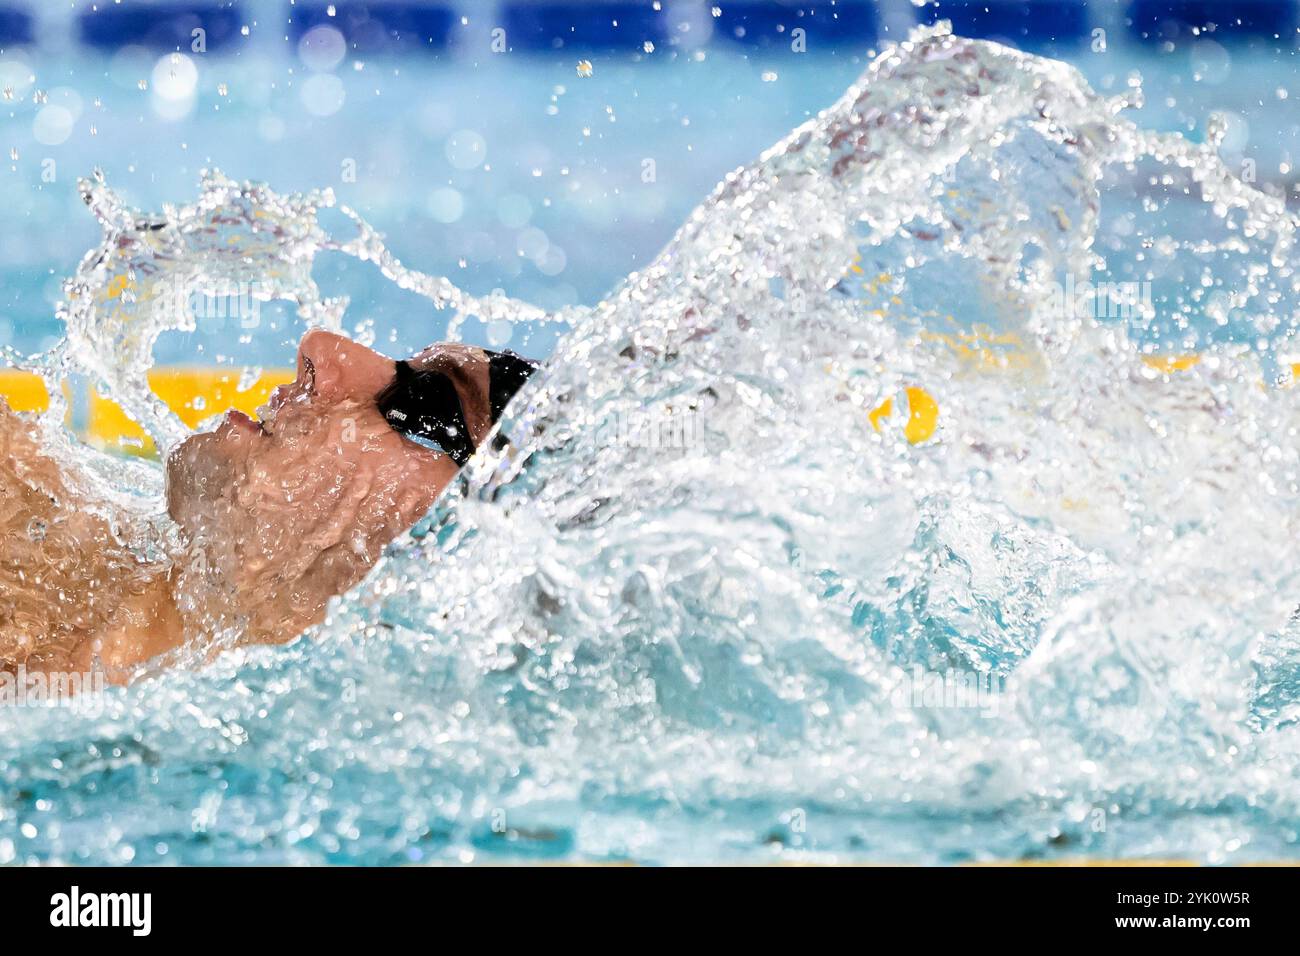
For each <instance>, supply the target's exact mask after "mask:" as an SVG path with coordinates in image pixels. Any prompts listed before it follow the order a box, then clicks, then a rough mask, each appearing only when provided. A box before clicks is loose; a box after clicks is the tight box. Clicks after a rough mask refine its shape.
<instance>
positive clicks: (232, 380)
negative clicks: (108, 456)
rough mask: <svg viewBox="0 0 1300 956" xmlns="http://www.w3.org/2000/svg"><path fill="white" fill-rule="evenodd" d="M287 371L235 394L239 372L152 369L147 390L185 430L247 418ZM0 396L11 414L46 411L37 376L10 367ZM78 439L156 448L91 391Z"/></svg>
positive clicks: (136, 449)
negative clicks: (236, 414)
mask: <svg viewBox="0 0 1300 956" xmlns="http://www.w3.org/2000/svg"><path fill="white" fill-rule="evenodd" d="M293 379H294V372H293V370H291V369H284V368H277V369H271V370H270V371H267V372H264V373H262V375H261V377H260V378H258V379H257V381H256V382H254V383H253V386H252V387H251V388H248V389H246V390H244V391H242V392H241V391H239V373H238V372H237V371H229V370H225V369H213V368H156V369H152V370H151V371H150V372H149V387H150V388H151V389H153V393H154V394H155V395H157V396H158V397H159V398H161V399H162V400H163V401H164V402H166V403H167V407H168V408H170V409H171V410H172V411H173V412H175V413H176V415H177V416H178V417H179V418H180V420H181V421H183V422H184V423H185V424H186V425H188V426H189V427H190V428H193V427H195V426H196V425H198V424H199V422H201V421H203V420H204V419H205V418H210V417H212V416H213V415H219V414H221V413H222V412H224V411H226V410H227V409H231V408H237V409H239V410H240V411H241V412H246V413H248V414H249V415H252V414H254V413H255V412H256V411H257V407H258V406H259V405H263V404H265V403H266V400H267V398H268V396H270V394H271V389H273V388H275V387H276V386H277V385H283V384H284V383H286V382H292V381H293ZM0 396H3V397H4V399H5V400H6V401H7V402H8V403H9V407H10V408H12V409H13V410H14V411H16V412H43V411H45V410H46V409H47V408H49V407H50V396H49V392H48V391H46V388H45V382H44V381H42V380H41V378H40V376H38V375H33V374H31V373H30V372H18V371H14V370H12V369H5V370H0ZM83 437H84V438H85V439H86V440H87V441H88V442H90V443H91V444H93V445H95V447H97V448H102V449H105V450H107V451H121V452H127V453H128V454H132V455H156V454H157V453H158V450H157V448H155V447H154V444H153V441H152V440H150V439H149V438H147V437H146V436H145V434H144V431H143V429H141V428H140V426H139V425H137V424H136V423H135V422H133V421H132V420H131V419H130V418H128V417H127V416H126V413H125V412H123V411H122V409H121V408H120V407H119V406H118V404H117V403H116V402H114V401H111V400H109V399H107V398H103V397H101V396H100V395H97V394H95V393H94V392H93V391H92V392H91V395H90V406H89V408H88V410H87V415H86V429H85V434H84V435H83Z"/></svg>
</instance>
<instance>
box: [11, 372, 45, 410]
mask: <svg viewBox="0 0 1300 956" xmlns="http://www.w3.org/2000/svg"><path fill="white" fill-rule="evenodd" d="M0 396H3V397H4V399H5V401H7V402H8V403H9V407H10V408H12V409H13V410H14V411H16V412H43V411H45V410H46V409H47V408H49V407H50V393H49V392H48V391H47V390H46V388H45V381H44V379H42V378H41V377H40V376H39V375H33V374H32V373H31V372H18V371H15V370H14V369H0Z"/></svg>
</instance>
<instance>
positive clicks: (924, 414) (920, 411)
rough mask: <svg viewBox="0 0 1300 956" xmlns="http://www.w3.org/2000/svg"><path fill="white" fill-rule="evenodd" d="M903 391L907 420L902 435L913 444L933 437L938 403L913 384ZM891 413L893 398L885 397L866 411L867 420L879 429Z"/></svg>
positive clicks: (937, 414)
mask: <svg viewBox="0 0 1300 956" xmlns="http://www.w3.org/2000/svg"><path fill="white" fill-rule="evenodd" d="M903 391H904V394H905V395H906V396H907V422H906V424H904V425H903V436H904V437H905V438H906V439H907V440H908V441H909V442H911V443H912V444H913V445H919V444H921V442H923V441H927V440H928V439H930V438H932V437H934V433H935V430H936V429H937V428H938V427H939V403H938V402H937V401H935V398H934V396H933V395H931V394H930V393H929V392H927V391H926V390H925V389H923V388H918V387H916V386H915V385H909V386H908V387H907V388H906V389H904V390H903ZM893 414H894V400H893V399H892V398H887V399H885V400H884V401H883V402H881V403H880V404H879V405H877V406H876V408H875V409H874V410H873V411H870V412H868V413H867V420H868V421H870V422H871V427H872V428H874V429H875V430H876V431H880V429H881V428H882V427H883V425H884V423H885V420H886V419H888V418H889V417H890V416H892V415H893Z"/></svg>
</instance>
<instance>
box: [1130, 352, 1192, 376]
mask: <svg viewBox="0 0 1300 956" xmlns="http://www.w3.org/2000/svg"><path fill="white" fill-rule="evenodd" d="M1142 364H1143V365H1145V366H1146V367H1147V368H1153V369H1155V370H1156V371H1157V372H1164V373H1165V374H1166V375H1169V374H1170V373H1172V372H1186V371H1187V370H1188V369H1189V368H1195V367H1196V366H1197V365H1200V364H1201V357H1200V356H1199V355H1144V356H1142Z"/></svg>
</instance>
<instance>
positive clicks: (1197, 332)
mask: <svg viewBox="0 0 1300 956" xmlns="http://www.w3.org/2000/svg"><path fill="white" fill-rule="evenodd" d="M1137 95H1138V94H1137V93H1136V92H1134V94H1133V95H1132V96H1131V97H1130V99H1135V98H1136V96H1137ZM1126 105H1131V104H1130V103H1128V102H1126V101H1124V100H1106V99H1103V98H1101V97H1098V96H1097V95H1096V94H1094V93H1093V92H1092V91H1090V90H1089V89H1088V88H1087V86H1086V84H1085V83H1084V82H1083V80H1082V79H1081V78H1080V76H1079V75H1078V74H1077V73H1076V72H1075V71H1074V70H1072V69H1071V68H1069V67H1067V66H1065V65H1064V64H1061V63H1058V62H1054V61H1051V60H1046V59H1042V58H1038V57H1034V56H1030V55H1027V54H1023V53H1019V52H1016V51H1013V50H1009V49H1006V48H1003V47H1000V46H996V45H993V44H989V43H982V42H975V41H969V40H965V39H961V38H957V37H952V36H949V35H947V34H946V33H945V32H944V30H943V29H942V28H940V29H936V30H931V31H920V32H918V33H916V34H915V35H914V36H913V37H912V39H911V41H910V42H908V43H905V44H902V45H900V46H897V47H895V48H893V49H890V50H888V51H887V52H885V53H884V54H882V55H881V56H880V57H879V58H878V59H877V60H876V61H875V62H874V63H873V64H872V65H871V67H870V68H869V69H868V71H867V72H866V74H865V75H864V76H863V77H862V79H861V80H860V81H859V83H858V84H857V85H855V86H854V87H853V88H851V89H850V90H848V91H847V92H846V93H845V95H844V96H843V97H842V98H841V99H840V101H839V102H838V103H836V104H835V105H834V106H832V107H831V108H829V109H828V110H827V111H825V112H824V113H823V114H822V115H820V116H818V117H817V118H816V119H815V120H812V121H810V122H809V123H807V124H806V125H804V126H803V127H800V128H799V129H797V130H795V131H794V132H793V133H791V134H790V135H789V136H788V137H787V138H786V139H785V140H783V141H782V142H780V143H778V144H777V145H776V146H774V147H773V148H772V149H770V150H769V151H768V152H767V153H766V154H764V155H763V156H762V157H761V158H760V160H759V161H757V162H755V163H753V164H752V165H750V166H748V167H746V168H743V169H740V170H737V171H736V172H735V173H733V174H731V175H730V176H728V177H727V179H726V181H725V182H723V183H722V184H721V185H720V186H719V187H718V189H717V190H716V192H715V193H714V195H713V196H712V197H710V198H709V199H708V200H707V201H706V202H705V203H704V204H703V205H701V206H700V208H699V209H698V210H697V211H696V212H695V213H694V214H693V215H692V216H691V218H690V220H689V221H688V222H687V223H686V224H685V226H684V227H683V228H682V229H681V231H680V232H679V233H678V235H677V236H676V237H675V238H674V239H673V240H672V242H671V243H670V244H669V246H668V247H667V248H666V249H665V250H664V251H663V253H662V254H661V255H660V256H659V257H658V259H657V260H656V261H655V262H654V263H653V265H652V266H650V267H649V268H648V269H646V270H645V271H644V272H642V273H638V274H635V275H632V276H630V277H629V278H628V279H627V280H626V282H624V283H623V284H622V285H621V286H620V287H619V288H617V289H616V290H614V291H613V292H612V293H611V294H610V295H609V297H608V298H607V299H605V300H604V301H603V302H601V303H600V304H599V305H597V306H596V307H594V308H592V309H585V310H573V311H571V312H568V313H565V314H563V315H550V316H548V315H545V314H543V313H541V312H540V310H536V309H531V308H529V307H528V306H526V305H524V304H522V303H518V302H513V301H511V300H508V299H505V298H503V297H499V296H497V297H489V298H487V299H476V298H474V297H471V296H468V295H466V294H464V293H463V292H461V291H460V290H459V289H457V288H456V287H455V286H453V285H452V284H451V283H450V282H448V281H447V280H445V279H438V278H435V277H428V276H424V275H421V274H419V273H416V272H413V271H411V270H409V269H407V268H405V267H404V266H402V265H401V264H400V263H398V262H396V261H395V260H394V259H393V258H392V257H391V256H390V255H389V254H388V252H387V251H386V250H385V248H384V247H383V244H382V242H381V241H380V239H379V237H378V236H376V235H375V234H373V233H372V232H371V231H370V230H369V229H368V228H367V227H366V226H365V224H364V223H361V222H360V221H359V220H357V234H356V235H355V236H354V237H352V238H349V239H344V240H338V239H335V238H332V237H331V236H330V235H329V234H328V233H327V231H326V230H325V229H324V228H323V227H322V226H321V225H320V222H319V220H318V210H319V209H320V208H322V207H325V206H329V205H331V204H332V198H331V197H330V196H329V195H328V194H326V193H322V194H320V195H313V196H297V197H279V196H276V195H275V194H274V193H272V192H271V191H270V190H268V189H266V188H265V187H253V186H240V185H237V184H234V183H231V182H228V181H226V180H224V179H222V178H221V177H220V176H218V175H215V174H214V175H212V176H211V177H209V178H208V179H207V180H206V181H205V183H204V187H203V192H202V195H201V197H200V199H199V200H198V201H197V202H196V203H195V204H194V205H192V206H187V207H184V208H180V209H168V210H166V211H165V212H164V213H163V214H162V215H161V216H158V217H143V216H141V215H140V214H138V213H135V212H133V211H131V210H129V209H126V208H125V207H124V206H123V205H122V204H121V203H120V202H118V201H117V200H116V199H115V198H114V197H113V194H112V193H111V191H110V190H109V189H108V188H107V186H106V185H105V184H103V183H100V182H91V183H87V184H86V186H85V193H86V197H87V200H88V202H89V203H90V205H91V207H92V209H93V210H94V211H95V213H96V214H97V215H98V216H99V217H100V219H101V221H102V222H103V223H104V227H105V241H104V244H103V246H102V247H101V248H100V249H98V250H95V251H94V252H92V253H91V254H90V256H88V257H87V259H86V261H85V262H83V264H82V266H81V268H80V269H79V270H78V273H77V275H76V277H74V279H73V280H71V281H70V283H69V284H68V296H67V300H66V302H65V307H64V309H63V317H64V319H65V321H66V324H67V330H68V335H67V338H66V340H65V342H64V343H63V345H62V346H60V348H59V349H57V350H56V351H55V352H54V353H51V354H50V355H48V356H45V357H43V358H42V359H40V360H38V361H36V362H35V363H34V364H36V365H37V366H39V367H41V368H42V369H43V370H44V371H45V372H46V373H47V374H48V375H50V376H51V377H52V378H53V377H56V376H62V375H66V374H68V373H69V372H77V373H82V374H86V375H89V376H90V377H91V378H93V379H94V380H96V381H98V382H100V383H101V384H102V387H103V388H104V389H105V390H107V391H108V392H109V393H110V394H111V395H113V396H114V397H116V398H117V399H118V400H119V401H120V402H121V403H122V404H123V405H124V406H125V407H126V408H127V409H128V410H129V411H130V412H131V413H132V415H133V416H134V417H135V418H136V419H137V420H139V421H141V423H142V424H144V425H145V426H146V427H147V428H148V429H149V430H150V431H151V432H152V433H153V435H154V436H155V437H156V438H157V439H158V440H159V441H160V443H162V444H166V443H168V442H171V441H175V440H176V439H177V438H179V437H182V436H183V435H184V434H185V431H184V429H183V427H182V426H181V425H180V424H179V423H178V422H176V421H175V420H174V419H172V418H170V417H169V413H166V412H165V410H164V409H163V407H162V406H161V405H160V404H159V403H158V402H157V400H156V399H154V398H153V397H152V396H150V395H149V394H148V391H147V388H146V386H145V383H144V376H143V372H144V370H145V369H146V368H147V367H148V363H149V356H150V354H151V350H152V346H153V343H154V340H155V339H156V337H157V336H158V335H159V334H160V333H162V332H163V331H164V330H166V329H174V328H184V327H185V325H186V323H187V322H190V321H192V318H191V317H189V316H188V315H187V313H186V311H185V309H184V308H182V307H181V305H180V304H178V303H179V302H180V299H173V298H169V296H168V294H167V290H168V289H169V288H175V287H177V285H176V284H177V283H179V287H182V288H187V289H189V288H196V287H197V288H202V289H204V290H207V291H209V292H211V293H213V294H217V293H220V292H222V290H223V289H226V288H228V287H230V286H231V285H235V284H239V283H249V282H251V283H253V284H254V287H255V288H256V289H258V290H259V293H258V294H259V295H262V296H264V297H266V298H278V299H285V300H287V301H289V302H291V303H292V304H293V305H294V306H295V307H296V309H297V310H298V312H299V314H300V315H301V316H302V317H303V318H304V319H305V320H306V321H307V322H309V323H312V324H326V325H335V326H337V325H338V323H339V321H340V318H341V316H342V314H343V312H344V309H345V308H346V305H347V304H346V303H345V302H342V301H333V300H329V299H325V298H323V297H322V296H321V295H320V294H319V293H318V292H317V290H316V287H315V285H314V284H313V282H312V279H311V266H312V263H313V261H314V257H315V256H316V254H317V253H318V252H320V251H322V250H337V251H341V252H343V253H345V254H349V255H352V256H355V257H358V258H361V259H364V260H367V261H373V262H375V263H377V264H378V265H379V267H380V268H381V269H382V270H383V272H384V274H385V275H386V276H388V278H390V279H391V280H393V281H394V282H396V283H398V284H399V285H401V286H403V287H404V288H408V289H411V290H412V291H415V292H417V293H420V294H422V295H425V296H427V297H428V298H430V299H432V300H433V301H434V302H435V303H437V304H438V305H440V306H442V307H446V308H450V309H453V310H455V314H456V315H457V317H458V319H460V318H464V317H466V316H469V315H476V316H479V317H485V318H489V319H493V320H510V321H541V320H552V319H554V320H560V321H564V322H567V323H568V324H569V325H570V326H571V330H570V331H569V333H568V334H567V335H566V336H565V337H564V339H563V340H562V341H561V343H560V345H559V347H558V349H557V351H556V353H555V354H554V355H553V357H552V358H551V359H550V361H549V362H548V364H547V366H546V368H545V371H544V373H543V374H541V375H538V376H536V377H535V378H534V379H533V380H532V382H530V384H529V386H527V387H526V388H525V389H524V391H523V392H521V393H520V394H519V395H518V396H517V397H516V399H515V401H514V402H513V403H512V405H511V408H510V410H509V412H508V414H507V415H506V417H505V419H504V420H503V423H502V425H501V431H502V433H503V435H504V436H506V437H508V438H509V440H510V441H509V443H508V444H506V443H497V445H496V447H495V450H488V449H485V450H484V451H482V452H481V453H480V454H479V455H478V456H477V457H476V458H475V460H474V461H473V462H472V463H471V465H470V466H469V467H468V468H467V469H466V470H465V472H464V473H463V479H462V480H460V481H459V482H458V483H457V484H456V485H454V486H453V487H452V488H451V489H449V491H448V493H447V494H446V495H445V496H444V497H443V499H442V500H441V502H440V503H439V504H438V505H437V506H436V507H435V509H434V511H433V512H432V513H431V514H430V515H429V516H428V517H427V518H426V519H425V520H423V521H422V522H421V523H420V524H419V525H418V526H417V527H416V528H415V529H414V530H413V531H412V532H411V534H410V535H409V536H408V537H405V538H403V539H401V540H400V541H399V542H397V543H396V544H395V545H394V546H393V547H392V548H390V549H389V552H388V553H387V554H386V556H385V557H384V559H383V560H382V561H381V563H380V564H379V566H377V567H376V568H375V570H374V571H373V572H372V573H371V574H370V575H369V577H368V578H367V579H366V580H365V581H364V582H363V583H362V584H361V585H360V586H358V587H357V588H356V589H354V591H352V592H351V593H349V594H348V595H346V596H345V597H344V598H342V599H341V600H339V601H337V602H336V603H335V604H334V605H333V607H332V610H331V614H330V617H329V619H328V620H327V621H326V623H325V624H324V625H323V626H321V627H320V628H318V629H316V632H315V633H313V634H312V635H311V636H310V637H309V638H308V639H304V640H301V641H299V642H298V643H296V644H294V645H292V646H290V647H287V648H274V649H269V648H261V649H252V650H247V649H245V650H237V651H231V652H229V653H226V654H224V655H222V656H220V657H219V658H218V659H217V660H216V661H215V662H213V663H211V664H208V665H207V666H202V667H199V666H192V667H180V668H176V669H172V670H168V671H162V672H159V673H157V674H154V675H153V676H150V677H148V678H147V679H144V680H141V681H139V682H137V683H135V684H134V685H132V686H131V687H128V688H125V689H119V690H114V691H111V692H110V693H109V694H108V696H107V699H106V700H105V701H104V704H103V709H102V711H100V712H98V713H94V714H86V713H80V712H77V711H75V710H74V709H70V708H63V709H39V710H26V711H16V710H13V709H7V710H8V712H4V713H0V780H3V783H4V793H5V801H4V803H3V804H0V861H6V860H19V861H23V860H67V861H91V862H157V861H184V862H240V861H259V862H280V861H295V862H301V861H339V862H366V863H389V862H400V861H421V860H438V859H458V860H469V859H498V858H507V857H545V858H568V857H576V858H585V859H593V858H594V859H607V858H609V859H633V860H640V861H649V862H657V861H684V860H698V859H718V858H722V859H768V858H784V857H792V856H793V857H799V856H805V855H808V854H813V855H818V854H825V855H829V856H835V857H837V858H862V859H866V858H869V859H877V860H910V861H953V860H962V859H971V858H986V857H1007V856H1011V857H1020V856H1025V857H1039V856H1077V855H1091V856H1116V855H1135V856H1170V855H1177V856H1190V857H1193V858H1198V859H1204V860H1209V861H1222V860H1240V859H1253V858H1273V857H1291V856H1295V855H1296V847H1297V842H1298V841H1300V783H1298V780H1300V736H1298V733H1300V731H1298V730H1297V719H1298V718H1300V626H1298V625H1297V624H1296V623H1295V622H1294V621H1293V622H1292V623H1290V624H1289V625H1288V619H1289V618H1290V615H1291V613H1292V610H1293V608H1294V607H1295V606H1296V604H1297V603H1300V575H1298V574H1297V570H1296V563H1295V560H1294V556H1295V553H1296V548H1295V544H1294V542H1295V541H1296V535H1297V531H1298V530H1300V528H1298V527H1297V524H1298V519H1297V514H1298V510H1300V509H1298V506H1300V485H1298V482H1300V450H1298V448H1297V442H1296V434H1297V426H1300V415H1297V408H1296V401H1295V392H1294V391H1293V390H1290V389H1288V388H1287V387H1286V386H1287V385H1288V384H1289V380H1290V371H1289V368H1288V363H1287V361H1286V352H1287V348H1288V343H1289V341H1290V339H1291V337H1292V335H1293V334H1294V331H1295V326H1296V319H1297V307H1296V304H1297V296H1298V295H1300V284H1298V279H1297V274H1296V269H1295V249H1294V234H1295V227H1296V222H1295V218H1294V217H1293V216H1292V215H1291V214H1290V213H1289V212H1288V211H1287V209H1286V207H1285V205H1284V203H1283V202H1282V200H1280V199H1278V198H1275V197H1272V196H1269V195H1266V194H1264V193H1263V192H1260V191H1257V190H1256V189H1254V188H1252V187H1251V186H1250V185H1248V184H1244V183H1242V182H1240V181H1238V180H1237V179H1236V178H1235V177H1234V176H1233V175H1231V173H1230V172H1229V171H1228V170H1227V169H1226V168H1225V167H1224V165H1223V164H1222V163H1221V162H1220V160H1219V159H1218V157H1217V155H1216V153H1215V150H1214V143H1213V142H1212V141H1211V142H1210V143H1207V144H1193V143H1190V142H1187V141H1185V140H1184V139H1182V138H1181V137H1179V136H1178V135H1176V134H1155V133H1151V132H1148V131H1144V130H1142V129H1140V128H1138V127H1137V126H1135V125H1134V124H1133V123H1132V122H1130V121H1128V120H1127V119H1125V118H1124V116H1123V115H1122V111H1123V108H1124V107H1125V106H1126ZM354 218H355V217H354ZM123 277H125V278H123ZM1099 277H1100V278H1104V279H1108V280H1112V281H1117V282H1118V281H1122V282H1147V283H1150V286H1149V289H1150V295H1149V296H1147V297H1145V298H1140V300H1139V301H1138V302H1136V303H1135V307H1134V308H1133V309H1132V310H1130V311H1129V312H1126V313H1125V316H1124V318H1122V319H1108V320H1104V321H1096V320H1094V319H1093V318H1092V317H1090V316H1088V315H1083V314H1080V313H1079V311H1078V310H1075V309H1070V308H1062V307H1061V296H1060V295H1059V294H1057V291H1056V290H1059V287H1060V286H1061V284H1063V283H1065V282H1066V281H1067V280H1068V281H1071V282H1072V281H1075V280H1079V281H1084V280H1088V279H1091V280H1093V281H1097V280H1098V278H1099ZM453 327H455V323H453ZM1193 353H1194V354H1196V355H1197V356H1198V359H1197V360H1195V361H1193V360H1186V359H1184V360H1180V361H1173V360H1171V359H1170V358H1169V356H1170V355H1178V356H1184V355H1191V354H1193ZM1153 354H1158V355H1159V356H1161V357H1159V358H1155V357H1153ZM54 421H57V416H56V415H51V416H49V417H48V419H47V428H48V430H49V431H50V432H51V436H52V440H59V441H63V440H65V439H62V438H60V437H59V435H58V434H57V433H60V432H61V429H60V428H58V427H56V425H55V424H52V422H54ZM664 435H667V436H668V437H669V439H670V440H660V439H661V438H662V437H663V436H664ZM78 454H85V455H89V454H90V453H88V452H83V451H81V450H78ZM90 460H92V461H93V462H95V463H96V466H97V469H98V472H99V473H100V474H101V476H102V480H103V482H104V484H105V486H106V487H107V488H110V489H112V488H115V487H116V488H117V489H118V491H119V492H120V493H121V494H120V497H121V498H123V499H129V501H130V502H134V504H131V507H134V508H135V509H136V510H137V511H138V512H139V513H140V514H141V515H143V516H145V517H144V518H142V520H147V519H148V515H149V514H151V513H155V512H156V511H157V507H158V506H157V495H158V494H159V478H158V476H157V472H156V470H153V469H151V468H149V467H148V466H141V465H129V464H125V463H122V462H119V461H116V460H109V459H106V458H98V457H93V456H92V457H91V458H90ZM128 487H129V489H130V490H131V494H130V495H127V494H125V492H126V491H127V490H128ZM125 506H126V505H124V507H125ZM150 509H153V510H152V512H151V510H150ZM972 692H977V693H974V694H973V695H972Z"/></svg>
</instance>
